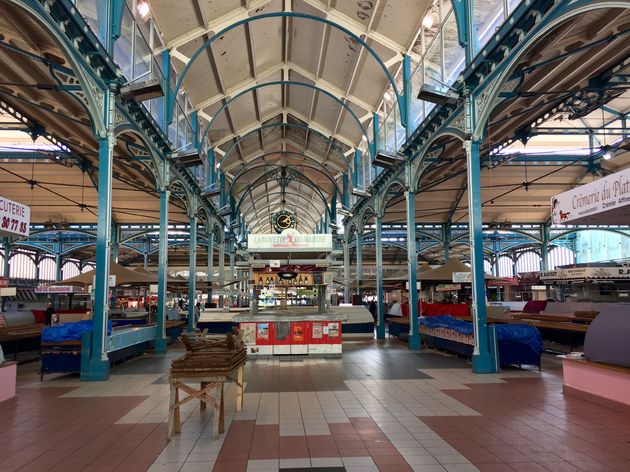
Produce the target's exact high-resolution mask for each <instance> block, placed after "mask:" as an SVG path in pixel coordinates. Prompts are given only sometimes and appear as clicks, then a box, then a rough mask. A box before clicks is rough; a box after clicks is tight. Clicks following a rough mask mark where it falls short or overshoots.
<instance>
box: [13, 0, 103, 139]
mask: <svg viewBox="0 0 630 472" xmlns="http://www.w3.org/2000/svg"><path fill="white" fill-rule="evenodd" d="M8 1H9V3H11V4H13V5H15V6H17V7H19V8H21V9H23V10H25V11H27V12H29V13H30V14H31V15H32V16H33V17H34V18H36V19H37V21H38V22H39V23H40V24H41V25H42V26H44V28H45V29H46V30H47V31H48V32H49V33H51V34H52V36H53V37H54V38H55V42H56V43H57V45H58V46H59V47H60V48H61V49H62V50H63V52H64V53H65V56H66V59H68V62H70V65H71V66H72V67H71V69H72V71H73V72H74V76H75V78H76V79H77V80H78V81H79V84H80V86H81V90H82V92H83V93H84V94H85V97H86V99H87V102H88V103H87V104H86V103H83V102H82V101H81V100H78V99H77V101H78V102H79V103H80V104H81V106H83V108H84V109H85V111H86V112H87V114H88V116H89V117H90V118H91V122H92V128H93V131H94V133H95V134H97V135H98V136H100V137H102V138H104V137H106V136H107V129H106V128H105V123H104V122H103V115H102V109H103V103H102V99H101V100H99V99H98V98H97V96H96V94H95V90H94V89H95V88H96V89H98V91H99V92H100V93H104V91H105V88H104V85H103V84H102V82H101V80H100V79H99V78H97V77H95V76H93V75H92V74H90V72H89V70H90V66H89V65H88V64H87V63H86V61H85V60H84V59H83V58H82V57H80V56H78V55H76V54H75V50H76V48H75V46H74V45H73V44H71V43H70V40H69V39H68V38H67V37H66V36H65V35H64V34H63V33H62V32H61V31H60V30H59V27H58V26H57V25H56V24H54V23H53V22H52V21H51V20H50V16H49V14H48V12H46V11H45V7H44V6H42V5H41V4H40V3H39V2H37V1H33V0H30V1H18V0H8ZM75 98H76V97H75Z"/></svg>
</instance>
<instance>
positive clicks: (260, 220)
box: [250, 198, 317, 233]
mask: <svg viewBox="0 0 630 472" xmlns="http://www.w3.org/2000/svg"><path fill="white" fill-rule="evenodd" d="M304 199H306V198H304ZM275 205H276V204H275V203H269V204H267V205H263V206H261V207H259V209H261V210H264V209H266V208H271V207H273V206H275ZM311 205H312V203H311ZM299 216H300V218H302V216H305V217H306V218H308V221H309V222H310V223H311V224H312V225H313V227H315V226H317V221H316V220H315V218H313V217H312V216H311V214H310V213H309V212H307V211H304V215H299ZM250 222H251V221H250ZM262 223H263V219H259V220H258V222H257V223H256V226H252V227H251V232H252V233H253V232H255V231H256V230H257V229H258V227H259V226H261V225H262Z"/></svg>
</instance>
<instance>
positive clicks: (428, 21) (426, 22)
mask: <svg viewBox="0 0 630 472" xmlns="http://www.w3.org/2000/svg"><path fill="white" fill-rule="evenodd" d="M422 26H424V27H425V28H426V29H429V28H431V27H432V26H433V15H432V14H430V13H429V14H428V15H427V16H425V17H424V18H423V19H422Z"/></svg>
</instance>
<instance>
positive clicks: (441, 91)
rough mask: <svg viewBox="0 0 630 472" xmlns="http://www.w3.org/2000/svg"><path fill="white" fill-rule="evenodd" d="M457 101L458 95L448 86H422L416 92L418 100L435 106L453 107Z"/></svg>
mask: <svg viewBox="0 0 630 472" xmlns="http://www.w3.org/2000/svg"><path fill="white" fill-rule="evenodd" d="M458 99H459V93H457V91H455V90H453V89H452V88H450V87H448V86H444V87H440V86H436V85H429V84H422V86H421V87H420V91H419V92H418V100H424V101H425V102H429V103H435V104H436V105H447V104H448V105H454V104H456V103H457V100H458Z"/></svg>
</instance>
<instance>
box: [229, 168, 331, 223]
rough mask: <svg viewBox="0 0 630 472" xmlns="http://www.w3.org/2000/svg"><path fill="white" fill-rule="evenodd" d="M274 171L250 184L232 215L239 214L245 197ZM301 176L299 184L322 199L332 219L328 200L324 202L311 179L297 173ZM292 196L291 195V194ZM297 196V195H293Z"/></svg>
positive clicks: (320, 192)
mask: <svg viewBox="0 0 630 472" xmlns="http://www.w3.org/2000/svg"><path fill="white" fill-rule="evenodd" d="M273 172H274V171H269V172H265V173H264V174H263V175H261V176H260V177H258V178H257V179H256V180H255V181H254V182H252V183H251V184H250V185H249V186H248V187H247V190H245V192H243V194H242V195H241V196H240V197H239V199H238V203H237V205H236V208H235V209H234V213H235V214H236V215H238V214H239V208H240V207H241V203H242V202H243V200H244V199H245V197H246V196H247V195H249V194H251V192H252V190H253V189H254V188H256V187H258V186H259V184H260V183H261V182H263V181H266V179H267V177H268V176H269V175H270V174H272V173H273ZM299 174H300V175H301V179H304V180H300V182H301V183H304V184H306V185H308V186H309V187H311V188H312V189H313V190H314V191H315V193H317V195H318V196H319V197H320V198H321V199H322V202H323V203H324V207H325V208H326V211H327V212H328V216H330V217H332V209H331V208H330V205H329V203H328V200H326V196H325V195H324V194H323V193H322V191H321V190H320V189H319V187H318V186H317V185H316V184H315V182H313V181H312V180H311V179H309V178H308V177H306V176H305V175H304V174H302V173H299ZM286 193H287V195H289V194H290V193H289V192H286ZM291 194H293V193H291ZM267 195H274V193H268V194H267ZM295 195H297V194H295Z"/></svg>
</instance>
